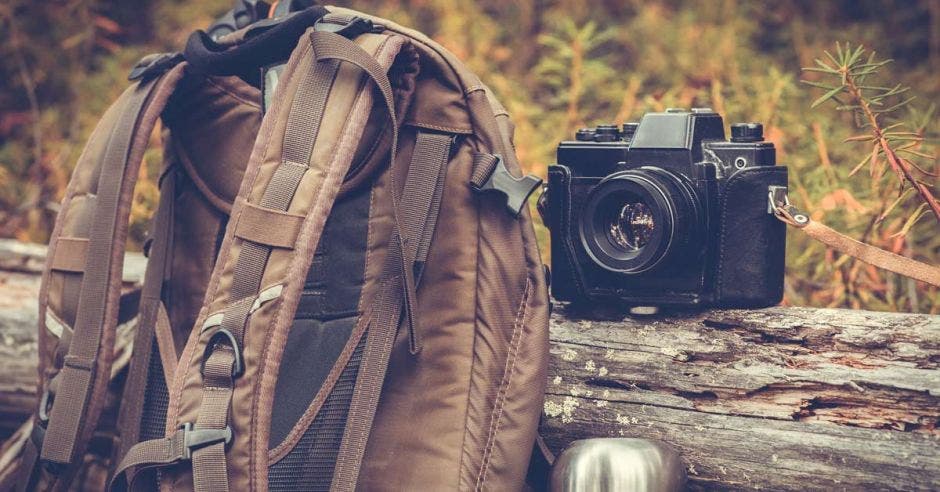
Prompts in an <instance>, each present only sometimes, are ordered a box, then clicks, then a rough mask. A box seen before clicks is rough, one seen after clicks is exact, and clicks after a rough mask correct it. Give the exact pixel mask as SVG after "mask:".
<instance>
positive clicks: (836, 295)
mask: <svg viewBox="0 0 940 492" xmlns="http://www.w3.org/2000/svg"><path fill="white" fill-rule="evenodd" d="M337 3H339V4H341V5H344V6H350V7H353V8H358V9H362V10H366V11H369V12H373V13H376V14H378V15H381V16H385V17H389V18H392V19H394V20H396V21H398V22H400V23H403V24H406V25H411V26H414V27H417V28H418V29H420V30H422V31H424V32H426V33H428V34H429V35H431V36H432V37H434V38H435V39H437V40H439V41H440V42H442V43H443V44H444V45H445V46H447V47H448V48H449V49H451V50H452V51H453V52H454V53H455V54H456V55H457V56H459V57H460V58H462V59H464V60H465V61H466V62H467V63H468V64H469V65H470V66H471V68H473V69H474V70H475V71H476V72H477V73H479V74H481V76H482V77H483V79H484V80H485V81H486V82H487V83H488V84H489V86H490V87H491V88H492V89H493V91H494V92H495V93H496V94H497V95H498V96H499V97H500V99H501V101H502V102H503V103H504V104H505V105H506V106H507V108H508V109H509V110H510V112H511V113H512V114H513V118H514V121H515V123H516V125H517V133H516V146H517V150H518V153H519V157H520V159H521V160H522V162H523V164H524V165H525V166H526V168H527V169H528V170H529V171H531V172H534V173H536V174H540V175H544V173H545V166H546V164H548V163H551V162H553V160H554V150H555V146H556V145H557V142H558V141H559V140H562V139H565V138H570V136H571V135H572V134H573V133H574V131H575V130H576V129H577V128H579V127H581V126H584V125H593V124H597V123H607V122H614V123H619V122H622V121H630V120H634V119H637V118H639V117H640V116H641V115H642V114H643V113H644V112H646V111H657V110H663V109H665V108H667V107H698V106H709V107H712V108H714V109H716V110H717V111H719V112H721V113H722V114H724V115H725V116H726V122H727V123H730V122H736V121H759V122H762V123H764V126H765V128H766V131H765V133H766V135H767V136H768V138H770V139H771V140H772V141H773V142H774V143H775V144H776V145H777V151H778V162H780V163H782V164H785V165H787V166H789V167H790V169H791V174H790V185H791V192H790V195H791V200H793V201H794V202H795V203H796V204H797V205H798V206H799V207H800V208H802V209H804V210H807V211H809V212H810V214H811V216H812V218H813V219H814V220H820V221H823V222H825V223H826V224H828V225H830V226H831V227H834V228H836V229H838V230H840V231H843V232H846V233H848V234H849V235H851V236H853V237H855V238H857V239H860V240H864V241H867V242H870V243H872V244H875V245H877V246H880V247H882V248H886V249H888V250H891V251H894V252H897V253H900V254H904V255H908V256H911V257H914V258H916V259H919V260H922V261H926V262H930V263H937V262H938V261H940V234H938V232H940V205H938V201H937V198H936V195H937V193H938V190H937V183H938V178H937V175H938V172H940V160H938V157H937V154H938V152H937V149H938V131H940V127H938V112H937V107H936V105H935V104H933V101H936V100H937V99H938V96H940V1H938V0H907V1H904V0H865V1H849V0H837V1H828V2H815V1H809V0H799V1H798V0H784V1H778V2H766V3H763V2H745V1H743V0H716V1H709V2H702V1H693V0H646V1H641V0H623V1H611V0H551V1H549V0H519V1H514V2H507V1H496V0H381V1H380V0H352V1H348V2H342V1H340V2H337ZM230 4H231V1H230V0H203V1H199V2H178V1H169V0H138V1H134V2H121V1H118V0H55V1H49V2H31V1H26V0H6V1H5V2H3V3H2V4H0V237H14V238H18V239H21V240H26V241H35V242H43V241H45V240H46V239H47V238H48V235H49V233H50V231H51V226H52V221H53V220H54V217H55V213H56V208H57V203H58V200H59V199H60V198H61V196H62V194H63V192H64V189H65V186H66V184H67V181H68V175H69V171H70V169H71V167H72V166H73V165H74V162H75V160H76V159H77V157H78V155H79V153H80V152H81V148H82V145H83V143H84V141H85V139H86V138H87V136H88V135H89V133H90V132H91V130H92V128H93V127H94V124H95V122H96V121H97V119H98V117H99V116H100V115H101V114H102V112H103V111H104V110H105V108H106V107H107V106H108V104H109V103H110V102H111V101H112V100H113V99H115V98H116V97H117V95H118V94H119V93H120V91H121V90H123V88H124V87H126V84H127V82H126V80H125V78H126V74H127V72H128V70H129V69H130V67H131V66H132V65H133V64H134V62H135V61H136V60H137V59H139V58H140V57H141V56H143V55H144V54H147V53H150V52H154V51H170V50H174V49H178V48H179V47H181V46H182V45H183V43H184V41H185V39H186V37H187V35H188V33H189V32H191V31H192V30H193V29H195V28H198V27H201V26H205V25H207V24H208V23H209V22H211V20H212V19H213V18H214V17H215V16H217V15H218V14H220V13H222V12H223V11H225V10H226V9H228V8H229V7H230ZM837 43H838V44H837ZM804 68H805V69H806V70H803V69H804ZM153 139H154V142H153V143H154V145H152V146H151V148H152V150H150V151H149V152H148V154H147V156H146V159H145V165H144V166H143V170H142V173H143V174H144V176H143V178H144V179H142V181H141V182H142V184H141V185H139V188H140V189H139V192H138V196H137V199H136V200H135V204H134V208H133V211H132V236H133V240H134V243H135V247H139V246H140V244H141V243H142V241H143V239H144V237H145V234H146V229H147V225H148V221H149V218H150V216H151V214H152V211H153V208H154V204H155V202H156V197H157V194H158V190H157V187H156V181H155V175H156V172H157V171H158V166H159V162H160V150H159V145H158V143H159V142H158V139H159V135H158V133H155V134H154V136H153ZM539 236H540V240H543V241H545V242H546V246H543V248H542V250H543V253H546V254H547V251H548V248H547V241H548V233H547V231H545V230H544V229H540V230H539ZM788 241H789V243H788V256H787V261H788V264H787V280H786V296H785V301H784V302H785V303H786V304H790V305H808V306H832V307H850V308H866V309H875V310H899V311H921V312H940V292H938V289H936V288H932V287H928V286H926V285H924V284H919V283H917V282H915V281H913V280H908V279H904V278H901V277H898V276H896V275H893V274H889V273H885V272H883V271H880V270H877V269H875V268H873V267H870V266H868V265H865V264H862V263H859V262H856V261H854V260H852V259H851V258H848V257H845V256H842V255H840V254H838V253H837V252H834V251H832V250H830V249H827V248H826V247H824V246H822V245H820V244H817V243H814V242H813V241H812V240H811V239H809V238H807V237H804V236H803V235H802V234H801V233H800V232H799V231H796V230H791V232H790V235H789V236H788Z"/></svg>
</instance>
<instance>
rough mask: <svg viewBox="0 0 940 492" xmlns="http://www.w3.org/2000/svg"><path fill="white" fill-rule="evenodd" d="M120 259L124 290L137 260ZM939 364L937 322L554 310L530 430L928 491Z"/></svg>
mask: <svg viewBox="0 0 940 492" xmlns="http://www.w3.org/2000/svg"><path fill="white" fill-rule="evenodd" d="M44 255H45V249H44V248H43V247H39V246H25V245H22V244H18V243H15V242H12V241H2V240H0V437H6V436H8V435H10V433H11V432H13V431H14V430H15V429H17V427H19V426H20V424H22V423H23V422H24V421H25V420H26V419H27V417H28V416H29V414H31V413H32V412H33V410H34V406H35V402H36V400H35V398H36V395H35V390H36V383H35V381H36V315H37V308H36V298H37V296H38V292H39V272H40V271H41V266H42V262H43V258H44ZM125 263H126V265H125V281H126V282H127V285H128V289H129V290H133V289H134V286H135V285H137V284H138V283H139V281H140V278H141V277H142V272H143V266H144V259H143V258H142V257H141V256H140V255H135V254H130V255H129V256H128V260H127V261H126V262H125ZM129 331H130V330H128V332H129ZM121 338H122V340H125V341H129V340H130V339H131V338H132V337H131V336H124V337H121ZM125 343H126V342H125ZM126 349H127V347H123V352H127V350H126ZM122 359H124V360H126V358H124V357H122ZM938 366H940V316H930V315H920V314H894V313H874V312H866V311H848V310H837V309H809V308H771V309H764V310H757V311H740V310H735V311H710V312H706V313H697V314H678V315H676V314H673V315H670V316H663V315H659V316H652V317H629V316H623V315H617V314H611V313H598V312H593V313H585V312H575V311H572V310H562V309H561V308H556V312H555V314H554V315H553V316H552V333H551V362H550V369H549V380H548V386H547V393H546V401H545V412H544V417H543V423H542V426H541V433H542V435H543V436H544V437H545V438H546V442H547V443H548V445H549V447H550V448H551V449H552V450H553V451H555V452H559V451H560V450H561V449H563V448H564V447H565V446H566V445H567V444H568V443H570V442H571V441H573V440H575V439H583V438H588V437H607V436H610V437H621V436H628V437H643V438H650V439H659V440H662V441H665V442H667V443H669V444H671V445H672V446H674V447H675V448H676V449H677V450H678V451H679V452H680V454H681V455H682V456H683V459H684V460H685V461H686V463H687V466H688V472H689V478H690V480H691V484H692V486H693V488H697V489H712V488H719V489H723V490H724V489H732V490H735V489H738V490H740V489H757V488H762V489H773V490H807V489H832V490H841V489H847V490H858V489H872V490H874V489H896V490H901V489H903V490H916V489H940V429H938V428H937V427H938V423H940V370H938ZM21 434H22V432H21ZM19 437H21V438H22V437H24V436H22V435H20V436H19ZM13 440H15V439H11V441H10V442H7V443H6V445H5V446H4V450H5V451H7V453H0V475H2V474H3V470H2V469H3V468H5V467H4V466H3V465H4V464H9V463H4V462H6V461H9V460H8V459H7V458H9V456H6V455H9V454H11V453H10V451H14V450H15V446H14V444H15V443H13V442H12V441H13Z"/></svg>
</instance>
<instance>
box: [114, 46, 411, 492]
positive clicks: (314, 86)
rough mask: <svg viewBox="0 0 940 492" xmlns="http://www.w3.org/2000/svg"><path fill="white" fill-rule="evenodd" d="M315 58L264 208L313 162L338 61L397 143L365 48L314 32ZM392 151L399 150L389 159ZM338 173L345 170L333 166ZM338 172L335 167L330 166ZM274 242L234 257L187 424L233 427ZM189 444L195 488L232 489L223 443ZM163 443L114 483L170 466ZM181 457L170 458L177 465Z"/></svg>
mask: <svg viewBox="0 0 940 492" xmlns="http://www.w3.org/2000/svg"><path fill="white" fill-rule="evenodd" d="M310 40H311V43H312V47H313V51H314V53H315V56H316V63H314V64H312V65H311V70H310V71H309V72H307V73H305V74H304V75H303V77H304V78H303V79H302V80H301V82H300V84H299V89H298V92H297V94H296V95H295V96H294V100H293V101H292V103H291V105H290V113H289V114H288V121H287V128H286V130H285V134H284V142H283V145H284V150H283V152H282V156H281V164H280V165H279V166H278V167H277V168H276V169H275V172H274V175H273V176H272V178H271V180H270V182H269V183H268V185H267V188H266V189H265V192H264V195H263V197H262V199H261V203H260V206H261V207H263V208H265V209H268V210H274V211H286V210H287V209H288V207H289V206H290V203H291V200H292V199H293V196H294V193H295V192H296V190H297V187H298V185H299V184H300V181H301V179H302V178H303V176H304V174H305V172H306V171H307V169H308V167H307V165H306V164H305V163H307V162H309V160H310V156H311V154H312V151H313V145H314V143H315V139H316V136H317V134H318V133H319V126H320V122H321V120H322V118H323V114H324V112H325V109H326V102H327V96H328V94H329V92H330V88H331V86H332V84H333V80H334V78H335V77H336V74H337V72H338V70H339V64H340V61H347V62H350V63H352V64H354V65H356V66H358V67H359V68H361V69H363V70H364V71H365V72H366V74H367V75H368V76H369V77H370V78H371V79H373V81H374V82H375V83H376V85H377V86H378V87H379V89H380V91H381V93H382V95H383V97H384V98H385V102H386V106H387V107H388V108H389V111H390V115H391V118H392V121H393V138H394V140H395V141H397V136H398V127H397V120H396V119H395V116H394V96H393V93H392V88H391V83H390V82H389V80H388V76H387V75H386V74H385V71H384V69H383V68H382V67H381V66H380V65H379V64H378V62H377V61H376V60H375V59H373V58H372V57H371V56H369V55H368V53H366V52H365V51H364V50H363V49H362V48H361V47H360V46H358V45H356V44H355V43H352V42H351V41H349V40H347V39H345V38H343V37H342V36H339V35H337V34H333V33H326V32H314V33H312V35H311V37H310ZM394 155H395V150H394V147H393V149H392V156H394ZM334 171H336V172H339V171H342V173H345V170H334ZM331 172H333V171H331ZM271 249H272V247H271V246H269V245H265V244H259V243H255V242H252V241H249V240H243V242H242V248H241V250H240V252H239V255H238V258H237V259H236V263H235V268H234V272H233V283H232V287H231V291H230V293H229V298H230V299H232V301H231V304H230V305H229V307H228V308H227V309H226V310H225V311H224V313H223V316H222V321H221V325H219V326H218V327H217V328H216V329H215V330H214V331H213V332H211V333H209V335H208V337H209V341H208V343H207V346H206V355H205V358H204V362H203V363H204V365H203V370H202V374H203V398H202V403H201V405H200V410H199V416H198V417H197V421H196V423H195V425H190V424H187V427H185V428H184V430H185V429H190V430H191V431H195V432H214V433H224V434H227V435H229V436H231V428H230V427H229V426H228V414H229V405H230V404H231V398H232V393H233V391H234V386H235V380H236V379H237V378H238V377H239V376H240V375H241V373H242V370H243V367H242V366H241V352H240V350H241V349H240V344H241V342H242V339H243V336H244V331H245V327H246V324H247V321H248V317H249V315H250V314H251V307H252V305H253V304H254V303H255V300H256V298H257V297H258V291H259V289H260V285H261V278H262V276H263V274H264V270H265V268H266V265H267V260H268V256H269V255H270V252H271ZM200 444H201V445H200V446H198V447H190V448H187V449H190V450H191V453H190V452H187V453H184V454H183V455H182V458H181V459H180V460H176V461H181V460H182V461H185V460H191V461H192V467H193V485H194V488H195V489H196V490H197V491H203V490H211V491H226V490H228V489H229V484H228V474H227V470H226V458H225V445H226V441H225V440H215V441H212V442H208V443H200ZM165 446H166V445H165V444H164V445H156V446H155V445H153V441H145V442H142V443H137V444H135V445H134V446H133V447H132V448H131V450H130V451H129V452H128V455H127V456H126V457H125V459H124V460H123V461H122V464H121V466H120V467H119V469H118V471H117V473H116V474H115V477H114V479H113V480H112V483H114V484H120V483H125V482H127V481H128V478H133V477H134V476H135V473H134V470H135V469H136V468H146V467H152V466H161V464H162V465H165V464H168V463H163V462H164V461H165V459H164V458H165V456H166V453H165V450H166V448H165ZM176 461H173V462H174V463H175V462H176Z"/></svg>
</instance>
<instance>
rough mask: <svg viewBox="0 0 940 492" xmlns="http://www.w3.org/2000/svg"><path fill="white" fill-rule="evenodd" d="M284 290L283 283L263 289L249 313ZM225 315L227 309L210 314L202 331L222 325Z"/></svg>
mask: <svg viewBox="0 0 940 492" xmlns="http://www.w3.org/2000/svg"><path fill="white" fill-rule="evenodd" d="M283 290H284V285H283V284H277V285H272V286H271V287H268V288H267V289H264V290H262V291H261V293H260V294H258V297H257V298H255V302H254V303H253V304H252V305H251V308H250V309H249V310H248V314H251V313H253V312H255V311H257V310H259V309H261V306H263V305H264V304H266V303H267V302H268V301H272V300H274V299H277V298H278V297H280V296H281V291H283ZM224 317H225V311H219V312H217V313H213V314H210V315H209V316H208V317H207V318H206V321H205V323H203V324H202V331H206V330H208V329H209V328H212V327H214V326H219V325H221V324H222V318H224Z"/></svg>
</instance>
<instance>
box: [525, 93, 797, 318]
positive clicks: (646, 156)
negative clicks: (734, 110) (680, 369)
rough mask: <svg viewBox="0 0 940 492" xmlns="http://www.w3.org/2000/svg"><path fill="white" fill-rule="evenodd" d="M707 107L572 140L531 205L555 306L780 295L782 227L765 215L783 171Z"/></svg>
mask: <svg viewBox="0 0 940 492" xmlns="http://www.w3.org/2000/svg"><path fill="white" fill-rule="evenodd" d="M731 131H732V136H731V139H730V140H726V139H725V132H724V123H723V121H722V118H721V116H720V115H718V114H717V113H715V112H714V111H712V110H710V109H707V108H696V109H693V110H691V111H688V110H678V109H670V110H667V111H666V112H664V113H647V114H646V115H644V116H643V119H642V120H641V121H640V123H627V124H624V125H623V126H622V127H618V126H614V125H603V126H599V127H597V128H593V129H585V130H579V131H578V134H577V136H576V139H575V140H574V141H564V142H561V143H560V144H559V146H558V164H557V165H554V166H549V170H548V190H547V194H546V195H545V196H546V198H545V199H544V200H543V201H542V203H541V209H542V210H543V212H544V215H545V216H546V224H547V225H548V227H549V229H550V230H551V239H552V294H553V296H554V297H555V298H556V299H558V300H562V301H574V302H577V301H592V302H617V303H620V304H624V305H627V306H651V307H706V306H720V307H764V306H770V305H773V304H777V303H778V302H780V300H781V298H782V296H783V274H784V253H785V242H786V226H785V224H784V223H783V222H781V221H779V220H777V219H776V218H775V217H774V216H773V214H771V213H769V212H770V211H769V210H768V196H769V194H770V193H772V192H773V191H774V188H779V189H785V187H786V186H787V169H786V167H783V166H777V165H776V150H775V149H774V145H773V144H772V143H770V142H767V141H764V140H763V128H762V126H761V125H760V124H757V123H741V124H735V125H732V126H731Z"/></svg>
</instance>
